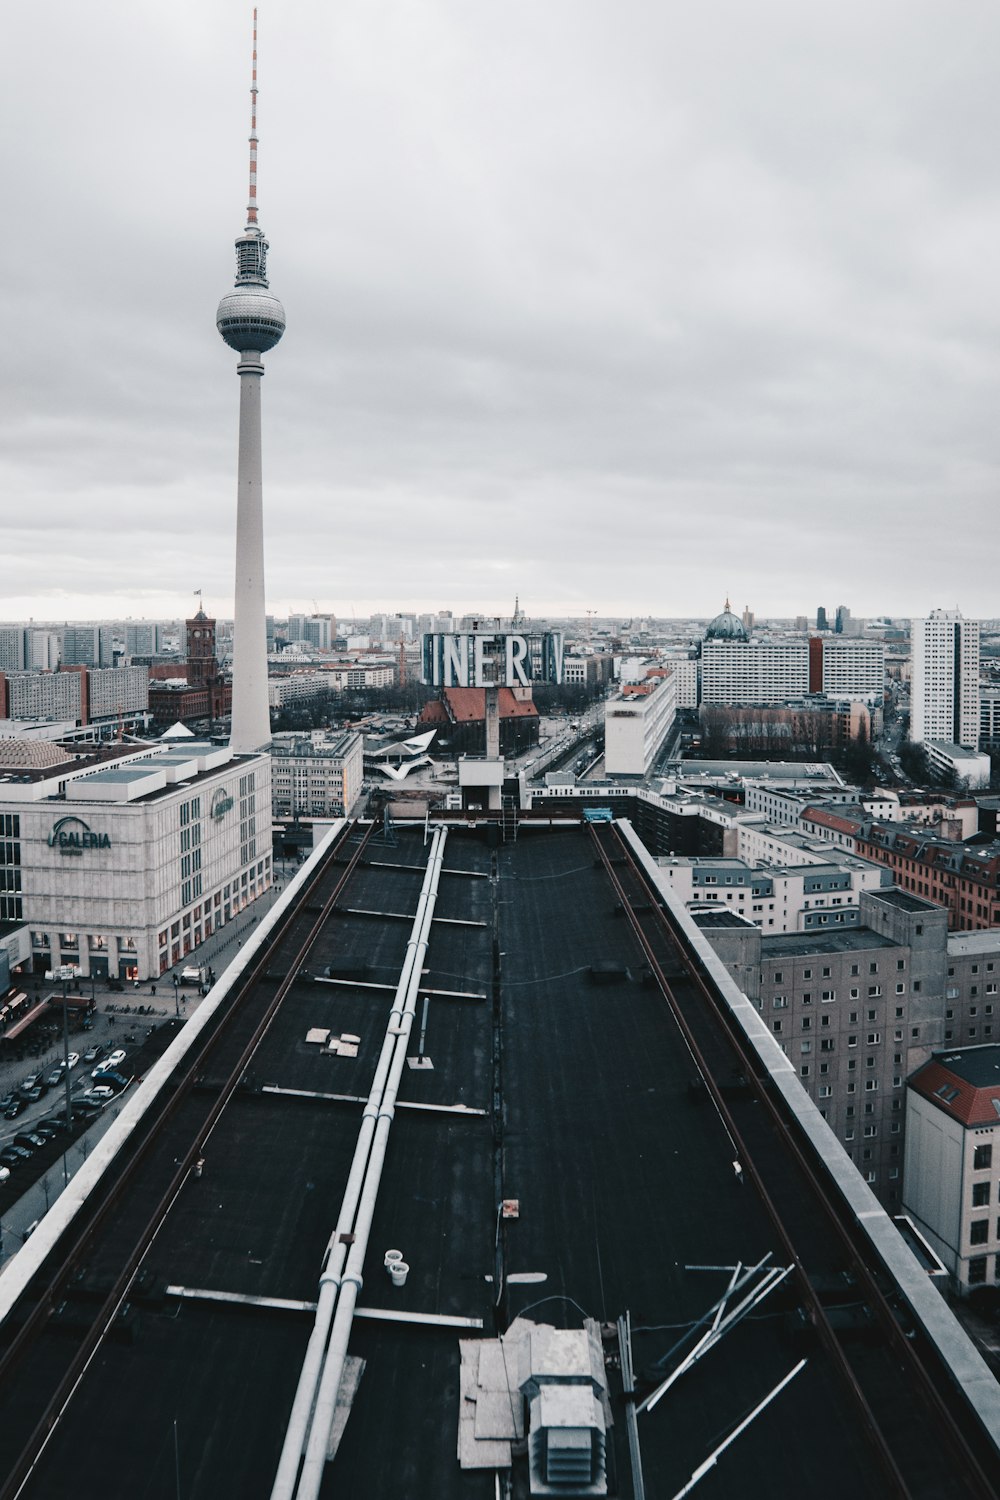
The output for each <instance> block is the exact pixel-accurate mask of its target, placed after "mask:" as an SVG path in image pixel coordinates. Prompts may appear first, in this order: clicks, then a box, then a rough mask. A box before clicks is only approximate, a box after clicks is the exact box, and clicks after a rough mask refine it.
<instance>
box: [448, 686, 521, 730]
mask: <svg viewBox="0 0 1000 1500" xmlns="http://www.w3.org/2000/svg"><path fill="white" fill-rule="evenodd" d="M442 699H443V701H444V703H445V704H446V705H447V713H448V716H449V717H450V719H451V721H452V723H454V724H476V723H481V722H482V721H483V720H485V718H486V689H485V688H445V689H444V690H443V692H442ZM429 707H430V704H427V705H426V706H425V710H424V712H423V713H421V716H420V717H421V719H423V721H424V723H425V724H426V723H429V722H432V720H431V718H430V716H429V715H427V713H426V709H427V708H429ZM500 717H501V719H537V718H538V709H537V708H536V707H535V705H534V703H532V702H531V701H530V700H528V701H527V702H524V701H522V700H521V699H520V698H515V697H514V694H513V692H512V691H511V689H510V688H508V687H502V688H501V689H500Z"/></svg>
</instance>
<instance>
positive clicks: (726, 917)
mask: <svg viewBox="0 0 1000 1500" xmlns="http://www.w3.org/2000/svg"><path fill="white" fill-rule="evenodd" d="M691 918H692V920H693V921H694V922H696V923H697V925H698V926H699V927H705V928H719V927H742V928H744V929H745V930H749V931H751V932H752V931H753V930H754V928H755V923H753V922H751V921H749V920H748V918H746V917H741V916H740V914H739V912H738V911H693V912H692V913H691Z"/></svg>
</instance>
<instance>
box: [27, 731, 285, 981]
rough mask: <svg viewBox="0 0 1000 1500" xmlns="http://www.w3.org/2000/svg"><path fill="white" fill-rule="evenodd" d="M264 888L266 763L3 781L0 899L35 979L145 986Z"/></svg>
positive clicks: (219, 759)
mask: <svg viewBox="0 0 1000 1500" xmlns="http://www.w3.org/2000/svg"><path fill="white" fill-rule="evenodd" d="M270 883H271V769H270V759H269V758H268V757H267V756H261V755H257V756H246V757H234V756H233V755H232V753H231V752H230V750H229V749H228V748H227V747H218V746H211V745H203V744H198V743H197V742H188V743H187V744H184V745H182V746H181V747H180V748H173V747H169V748H168V747H166V746H165V745H158V746H153V747H151V748H149V749H144V750H142V751H141V752H133V753H129V754H123V755H121V756H119V757H116V758H114V759H113V760H111V761H109V760H108V759H107V758H104V759H97V758H96V757H95V758H93V759H91V760H85V761H84V762H82V763H78V764H77V765H74V766H72V767H71V768H70V769H68V770H67V768H66V767H65V766H63V767H62V768H55V769H54V770H42V771H39V772H36V773H31V774H28V773H25V772H21V773H19V774H17V775H16V776H15V775H13V774H9V775H5V776H2V777H0V892H2V900H3V902H4V903H5V905H6V906H7V908H8V909H9V920H17V921H23V922H24V923H26V924H27V925H28V927H29V928H30V931H31V943H32V956H33V965H34V968H35V970H36V972H43V971H44V970H47V969H52V968H56V967H58V966H59V965H61V964H75V965H78V966H79V968H80V969H81V971H82V973H83V974H84V975H89V974H95V975H101V976H104V975H112V976H118V977H121V978H129V979H132V978H135V979H155V978H156V977H157V975H158V974H161V973H162V972H163V971H164V970H165V969H167V968H168V967H169V966H170V965H171V964H174V963H177V962H178V961H179V960H180V959H182V958H184V957H185V955H187V954H188V953H191V952H193V951H194V950H195V949H196V948H197V947H198V945H199V943H201V942H202V941H203V939H204V938H206V937H208V936H210V934H211V933H212V932H214V931H216V929H217V928H219V927H221V926H224V925H225V923H227V922H229V921H231V920H232V918H233V917H234V916H235V915H236V914H237V913H238V912H240V911H242V910H243V908H244V907H245V906H246V905H247V904H248V903H249V902H251V901H253V900H254V899H256V897H257V896H259V895H261V894H262V893H263V892H264V891H265V890H266V889H267V888H268V886H269V885H270Z"/></svg>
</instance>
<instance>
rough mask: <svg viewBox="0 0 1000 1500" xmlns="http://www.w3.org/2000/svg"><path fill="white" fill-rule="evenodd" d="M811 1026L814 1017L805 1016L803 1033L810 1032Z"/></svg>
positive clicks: (803, 1018)
mask: <svg viewBox="0 0 1000 1500" xmlns="http://www.w3.org/2000/svg"><path fill="white" fill-rule="evenodd" d="M811 1026H812V1016H803V1017H802V1030H803V1031H808V1030H809V1029H810V1027H811Z"/></svg>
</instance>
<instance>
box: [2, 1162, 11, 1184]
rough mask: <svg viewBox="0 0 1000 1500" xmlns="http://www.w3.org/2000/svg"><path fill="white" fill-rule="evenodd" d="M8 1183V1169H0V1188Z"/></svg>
mask: <svg viewBox="0 0 1000 1500" xmlns="http://www.w3.org/2000/svg"><path fill="white" fill-rule="evenodd" d="M9 1181H10V1167H0V1187H2V1186H3V1184H4V1183H5V1182H9Z"/></svg>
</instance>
